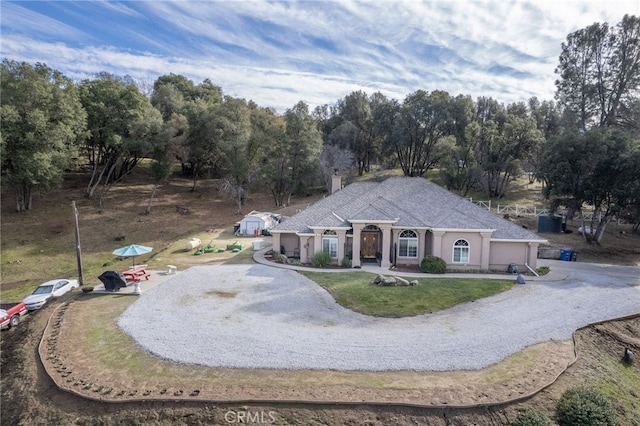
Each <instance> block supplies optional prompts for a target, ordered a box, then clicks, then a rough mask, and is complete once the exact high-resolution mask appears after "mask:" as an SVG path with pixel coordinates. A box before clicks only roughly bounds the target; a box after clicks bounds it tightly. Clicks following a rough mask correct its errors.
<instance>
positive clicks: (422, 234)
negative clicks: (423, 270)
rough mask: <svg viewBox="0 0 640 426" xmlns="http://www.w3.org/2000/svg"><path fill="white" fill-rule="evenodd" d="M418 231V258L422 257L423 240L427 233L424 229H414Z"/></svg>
mask: <svg viewBox="0 0 640 426" xmlns="http://www.w3.org/2000/svg"><path fill="white" fill-rule="evenodd" d="M416 231H417V232H418V260H419V261H420V260H422V259H424V246H425V244H424V241H425V238H426V235H427V231H426V229H416Z"/></svg>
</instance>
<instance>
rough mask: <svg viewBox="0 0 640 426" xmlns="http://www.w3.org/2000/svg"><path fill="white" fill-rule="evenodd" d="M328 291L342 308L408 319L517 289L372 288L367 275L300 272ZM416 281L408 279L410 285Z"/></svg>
mask: <svg viewBox="0 0 640 426" xmlns="http://www.w3.org/2000/svg"><path fill="white" fill-rule="evenodd" d="M301 273H302V274H303V275H305V276H306V277H307V278H309V279H311V280H313V281H315V282H316V283H318V284H319V285H321V286H322V287H324V288H326V289H327V290H328V291H329V292H330V293H331V294H332V295H333V297H334V298H335V299H336V301H337V302H338V303H340V304H341V305H342V306H344V307H346V308H349V309H351V310H354V311H356V312H361V313H363V314H367V315H375V316H381V317H394V318H396V317H407V316H414V315H420V314H426V313H429V312H434V311H437V310H440V309H446V308H449V307H451V306H454V305H457V304H459V303H464V302H470V301H473V300H477V299H480V298H483V297H487V296H491V295H494V294H497V293H500V292H503V291H506V290H509V289H510V288H511V287H513V286H514V284H515V282H514V281H513V280H491V279H482V278H420V279H418V281H419V284H418V285H417V286H413V287H382V286H377V285H374V284H372V282H373V280H374V278H375V277H376V275H375V274H370V273H367V272H346V273H335V272H301ZM412 279H413V278H409V281H410V280H412Z"/></svg>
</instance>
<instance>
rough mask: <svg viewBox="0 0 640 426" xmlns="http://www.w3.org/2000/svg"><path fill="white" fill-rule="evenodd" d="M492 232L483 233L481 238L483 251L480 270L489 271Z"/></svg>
mask: <svg viewBox="0 0 640 426" xmlns="http://www.w3.org/2000/svg"><path fill="white" fill-rule="evenodd" d="M492 233H493V231H491V232H481V233H480V236H481V237H482V249H481V251H480V253H481V258H480V269H482V270H483V271H488V270H489V252H490V250H491V234H492Z"/></svg>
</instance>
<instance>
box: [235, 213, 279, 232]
mask: <svg viewBox="0 0 640 426" xmlns="http://www.w3.org/2000/svg"><path fill="white" fill-rule="evenodd" d="M279 219H280V215H277V214H274V213H269V212H257V211H252V212H251V213H249V214H247V215H246V216H245V217H243V218H242V220H241V221H240V222H238V223H236V225H235V226H234V234H235V235H261V234H262V232H263V231H265V230H269V229H271V228H272V227H273V226H275V225H276V224H277V223H278V221H279Z"/></svg>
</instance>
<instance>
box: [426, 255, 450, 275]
mask: <svg viewBox="0 0 640 426" xmlns="http://www.w3.org/2000/svg"><path fill="white" fill-rule="evenodd" d="M420 270H421V271H422V272H424V273H426V274H444V273H445V272H446V271H447V262H445V261H444V260H442V259H441V258H439V257H437V256H431V255H429V256H427V257H425V258H424V259H422V262H420Z"/></svg>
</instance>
